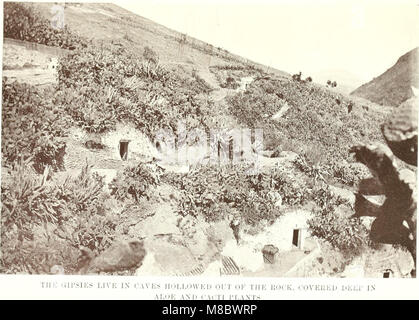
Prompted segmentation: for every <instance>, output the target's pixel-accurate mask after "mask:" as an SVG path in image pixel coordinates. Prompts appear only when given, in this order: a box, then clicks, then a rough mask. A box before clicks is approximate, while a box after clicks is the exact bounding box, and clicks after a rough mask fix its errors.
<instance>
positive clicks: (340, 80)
mask: <svg viewBox="0 0 419 320" xmlns="http://www.w3.org/2000/svg"><path fill="white" fill-rule="evenodd" d="M312 77H313V81H314V82H316V83H319V84H322V85H326V82H327V80H330V81H336V83H337V84H338V85H337V87H336V90H337V91H339V92H342V93H344V94H349V93H350V92H352V91H353V90H355V89H356V88H358V87H359V86H360V85H361V84H362V83H363V82H364V81H363V79H361V78H359V77H357V76H356V75H355V74H353V73H351V72H350V71H347V70H322V71H319V72H316V73H313V74H312Z"/></svg>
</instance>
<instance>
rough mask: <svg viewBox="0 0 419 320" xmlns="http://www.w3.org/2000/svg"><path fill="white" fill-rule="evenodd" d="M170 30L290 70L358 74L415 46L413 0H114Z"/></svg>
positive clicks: (418, 20) (418, 2)
mask: <svg viewBox="0 0 419 320" xmlns="http://www.w3.org/2000/svg"><path fill="white" fill-rule="evenodd" d="M115 3H116V4H118V5H119V6H121V7H124V8H125V9H128V10H130V11H132V12H134V13H136V14H138V15H141V16H143V17H145V18H148V19H150V20H153V21H155V22H158V23H160V24H162V25H164V26H166V27H169V28H171V29H174V30H176V31H179V32H182V33H186V34H188V35H190V36H193V37H195V38H198V39H200V40H203V41H205V42H208V43H211V44H213V45H215V46H220V47H222V48H225V49H227V50H229V51H230V52H233V53H236V54H238V55H241V56H244V57H246V58H249V59H251V60H254V61H256V62H260V63H263V64H266V65H269V66H273V67H275V68H277V69H280V70H283V71H287V72H289V73H296V72H299V71H301V72H303V75H307V76H308V75H312V74H319V73H322V72H323V73H324V72H325V71H326V72H327V71H333V70H335V71H341V72H344V73H345V72H346V73H347V74H348V75H351V76H353V77H354V78H358V79H360V80H362V82H364V81H368V80H371V79H372V78H373V77H376V76H378V75H379V74H381V73H383V72H384V71H385V70H387V69H388V68H389V67H391V66H392V65H393V64H394V63H395V62H396V61H397V59H398V58H399V57H400V56H401V55H402V54H404V53H406V52H408V51H409V50H411V49H413V48H415V47H417V46H419V0H412V1H400V0H398V1H385V0H384V1H365V0H364V1H345V0H342V1H338V0H335V1H331V0H329V1H326V0H321V1H302V0H294V1H288V0H283V1H281V0H277V1H258V2H256V1H249V0H245V1H226V0H224V1H217V0H216V1H211V2H208V1H197V0H194V1H170V2H169V1H162V0H157V1H156V0H154V1H146V0H140V1H135V2H128V1H117V2H115Z"/></svg>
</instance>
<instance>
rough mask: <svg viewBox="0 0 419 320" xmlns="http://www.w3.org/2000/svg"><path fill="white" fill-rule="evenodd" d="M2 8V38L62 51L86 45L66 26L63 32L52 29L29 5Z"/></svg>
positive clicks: (13, 3) (9, 4) (6, 3)
mask: <svg viewBox="0 0 419 320" xmlns="http://www.w3.org/2000/svg"><path fill="white" fill-rule="evenodd" d="M3 8H4V12H3V16H4V21H3V28H4V29H3V30H4V31H3V32H4V33H3V35H4V37H8V38H13V39H18V40H25V41H30V42H36V43H40V44H45V45H48V46H54V47H61V48H63V49H75V48H76V47H78V46H86V45H87V42H86V40H84V39H82V38H80V37H78V36H77V35H75V34H73V33H71V32H70V31H69V30H68V29H67V27H66V26H65V27H64V29H63V30H56V29H54V28H52V27H51V24H50V22H49V21H48V20H47V19H44V18H42V17H41V15H40V14H39V13H38V12H36V11H35V10H34V9H33V7H31V6H30V4H26V3H18V2H5V3H4V7H3Z"/></svg>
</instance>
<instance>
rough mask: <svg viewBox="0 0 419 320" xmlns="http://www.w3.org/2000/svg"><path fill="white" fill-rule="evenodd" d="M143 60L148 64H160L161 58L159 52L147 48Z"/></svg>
mask: <svg viewBox="0 0 419 320" xmlns="http://www.w3.org/2000/svg"><path fill="white" fill-rule="evenodd" d="M143 58H144V60H145V61H147V62H151V63H158V62H159V56H158V54H157V52H155V51H154V50H153V49H151V48H150V47H145V48H144V52H143Z"/></svg>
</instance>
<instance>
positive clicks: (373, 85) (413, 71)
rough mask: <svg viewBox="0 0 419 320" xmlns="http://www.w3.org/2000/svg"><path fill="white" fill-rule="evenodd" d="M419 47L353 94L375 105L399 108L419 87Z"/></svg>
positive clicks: (404, 55) (352, 93)
mask: <svg viewBox="0 0 419 320" xmlns="http://www.w3.org/2000/svg"><path fill="white" fill-rule="evenodd" d="M418 53H419V47H416V48H414V49H412V50H410V51H409V52H407V53H405V54H403V55H402V56H401V57H399V58H398V59H397V62H396V63H395V64H394V65H393V66H392V67H390V68H389V69H387V70H386V71H385V72H384V73H382V74H381V75H379V76H378V77H376V78H374V79H372V80H371V81H369V82H367V83H365V84H363V85H362V86H360V87H359V88H357V89H355V90H354V91H352V92H351V95H353V96H358V97H361V98H365V99H367V100H370V101H372V102H374V103H377V104H380V105H388V106H393V107H396V106H399V105H400V104H401V103H403V102H404V101H406V100H408V99H410V98H411V97H413V96H414V93H413V90H412V87H416V88H418V87H419V67H418Z"/></svg>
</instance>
